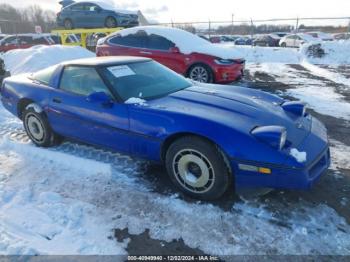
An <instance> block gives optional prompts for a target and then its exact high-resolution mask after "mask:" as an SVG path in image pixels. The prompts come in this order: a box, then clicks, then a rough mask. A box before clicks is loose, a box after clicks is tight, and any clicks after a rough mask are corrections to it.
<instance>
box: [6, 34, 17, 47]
mask: <svg viewBox="0 0 350 262" xmlns="http://www.w3.org/2000/svg"><path fill="white" fill-rule="evenodd" d="M4 43H5V44H11V45H15V44H17V37H15V36H11V37H8V38H6V39H5V40H4Z"/></svg>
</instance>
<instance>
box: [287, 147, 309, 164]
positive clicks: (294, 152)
mask: <svg viewBox="0 0 350 262" xmlns="http://www.w3.org/2000/svg"><path fill="white" fill-rule="evenodd" d="M290 155H291V156H292V157H294V158H295V160H296V161H297V162H298V163H304V162H306V152H299V151H298V149H296V148H292V149H291V150H290Z"/></svg>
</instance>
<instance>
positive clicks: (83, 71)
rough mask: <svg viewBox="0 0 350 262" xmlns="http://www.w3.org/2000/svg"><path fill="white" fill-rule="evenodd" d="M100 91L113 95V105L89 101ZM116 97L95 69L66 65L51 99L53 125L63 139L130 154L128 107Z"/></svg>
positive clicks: (51, 120) (50, 115) (51, 121)
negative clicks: (118, 101) (114, 97)
mask: <svg viewBox="0 0 350 262" xmlns="http://www.w3.org/2000/svg"><path fill="white" fill-rule="evenodd" d="M96 92H103V93H105V94H107V95H108V96H110V97H111V103H110V104H108V105H105V104H101V103H96V102H92V101H89V99H88V98H89V95H91V94H93V93H95V94H96ZM112 97H113V96H112V94H111V92H110V90H109V88H108V87H107V86H106V84H105V82H104V81H103V80H102V78H101V77H100V75H99V73H98V72H97V71H96V69H95V68H94V67H86V66H66V67H65V68H64V69H63V72H62V74H61V80H60V83H59V86H58V88H56V89H54V90H53V91H52V94H51V96H50V101H49V114H48V116H49V120H50V124H51V126H52V128H53V130H54V131H56V132H57V133H59V134H61V135H63V136H66V137H71V138H75V139H78V140H81V141H83V142H87V143H92V144H96V145H101V146H106V147H110V148H113V149H115V150H118V151H123V152H126V153H128V152H129V117H128V110H127V106H126V105H125V104H123V103H117V102H113V100H112Z"/></svg>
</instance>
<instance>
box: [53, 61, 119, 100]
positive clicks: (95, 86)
mask: <svg viewBox="0 0 350 262" xmlns="http://www.w3.org/2000/svg"><path fill="white" fill-rule="evenodd" d="M60 89H62V90H65V91H68V92H72V93H75V94H77V95H83V96H88V95H90V94H92V93H95V92H104V93H106V94H107V95H109V96H111V97H112V95H111V93H110V92H109V89H108V88H107V86H106V85H105V83H104V82H103V80H102V79H101V77H100V76H99V74H98V73H97V72H96V70H95V68H92V67H83V66H67V67H66V68H65V69H64V71H63V74H62V77H61V82H60Z"/></svg>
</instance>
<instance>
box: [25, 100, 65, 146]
mask: <svg viewBox="0 0 350 262" xmlns="http://www.w3.org/2000/svg"><path fill="white" fill-rule="evenodd" d="M22 115H23V125H24V128H25V130H26V133H27V135H28V136H29V138H30V139H31V140H32V141H33V143H34V144H36V145H37V146H40V147H50V146H53V145H56V144H58V143H59V142H60V141H61V137H60V136H58V135H57V134H55V133H54V132H53V131H52V129H51V127H50V124H49V122H48V120H47V118H46V115H45V114H44V113H42V112H41V113H39V112H36V111H35V110H34V109H33V108H28V107H27V109H25V111H24V112H23V114H22Z"/></svg>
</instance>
